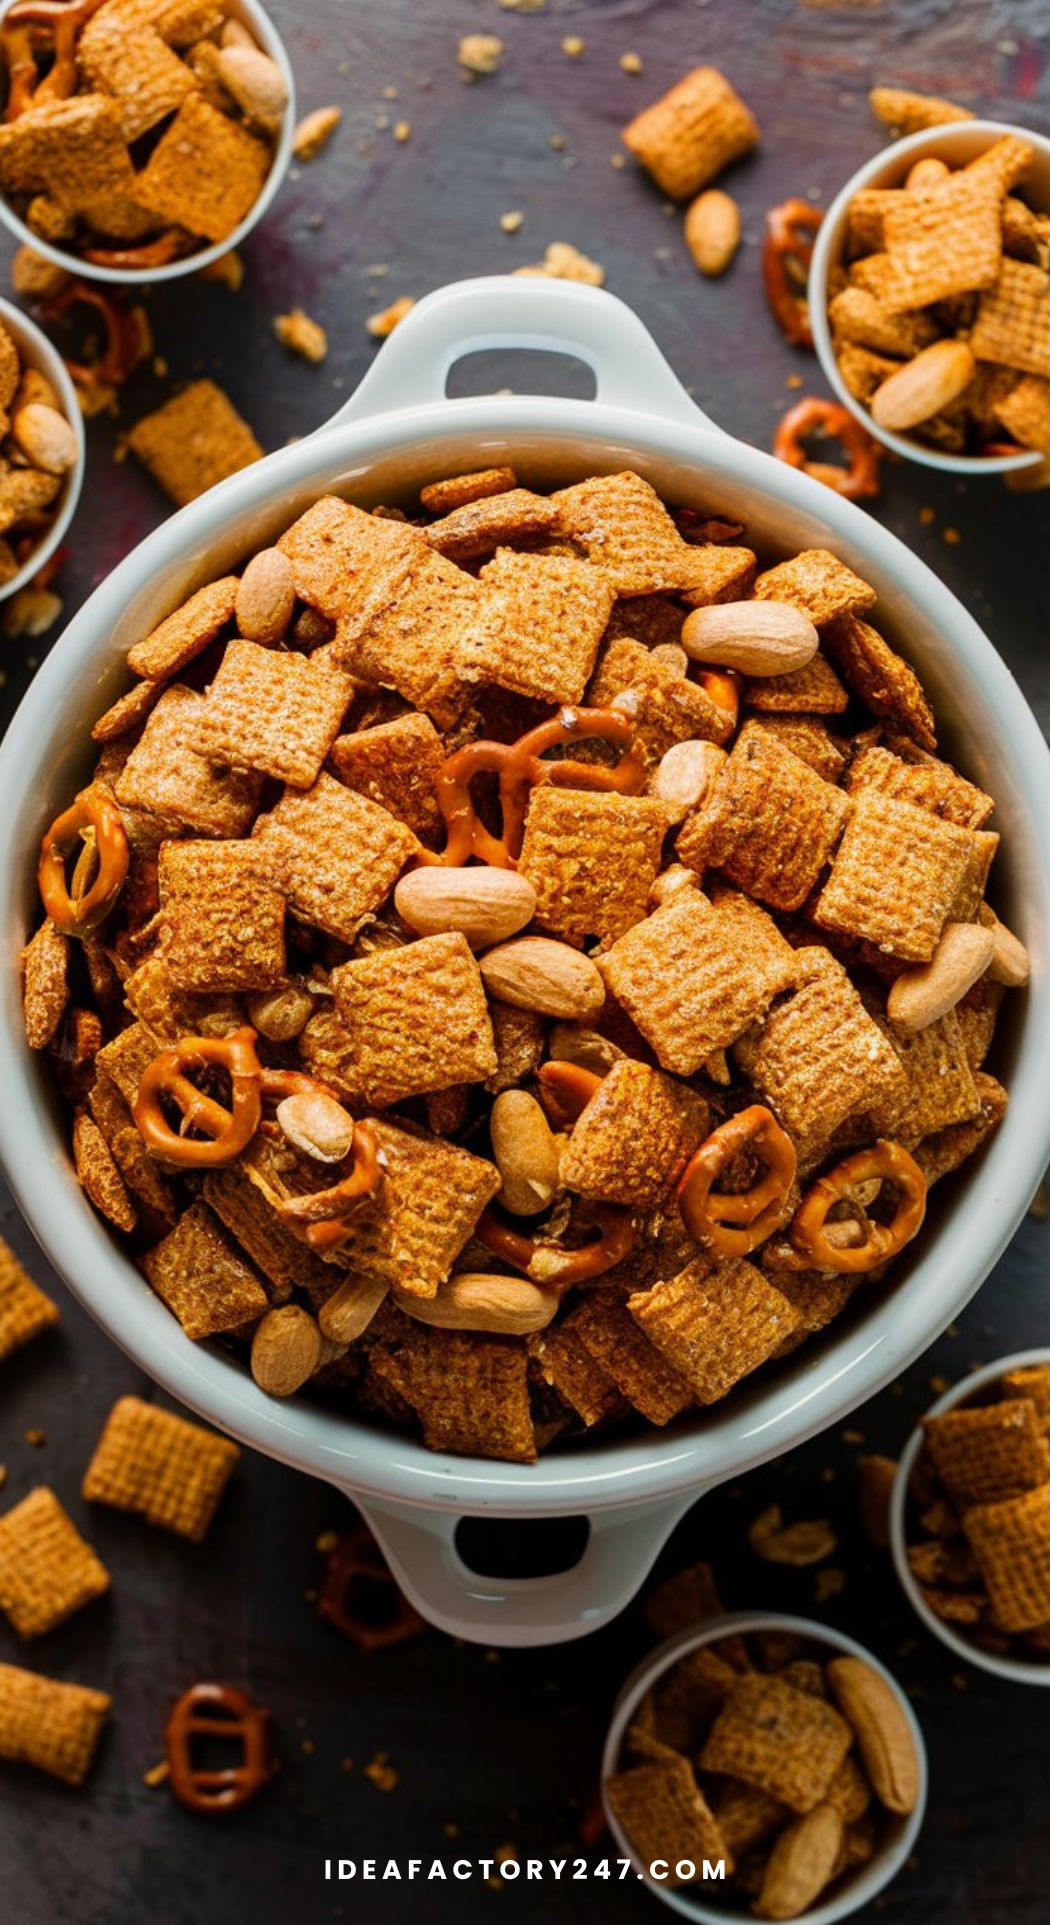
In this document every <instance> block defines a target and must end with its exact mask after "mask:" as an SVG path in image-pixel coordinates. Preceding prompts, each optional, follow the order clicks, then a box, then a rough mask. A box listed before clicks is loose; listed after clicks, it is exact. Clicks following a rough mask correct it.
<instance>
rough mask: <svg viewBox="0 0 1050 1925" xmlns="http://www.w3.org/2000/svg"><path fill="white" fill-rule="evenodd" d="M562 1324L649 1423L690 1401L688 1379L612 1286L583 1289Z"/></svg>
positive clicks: (673, 1413)
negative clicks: (672, 1363) (607, 1288)
mask: <svg viewBox="0 0 1050 1925" xmlns="http://www.w3.org/2000/svg"><path fill="white" fill-rule="evenodd" d="M561 1327H562V1329H563V1330H568V1331H570V1332H571V1334H572V1336H573V1337H574V1338H575V1339H576V1340H577V1342H578V1343H581V1344H582V1345H583V1348H584V1350H586V1352H587V1354H588V1356H590V1357H592V1358H593V1359H594V1362H595V1363H596V1364H597V1365H598V1367H599V1369H601V1370H602V1371H603V1372H604V1373H605V1375H606V1376H607V1377H608V1378H609V1379H610V1381H611V1382H612V1383H614V1384H615V1385H616V1388H617V1390H618V1391H619V1392H620V1394H621V1396H623V1397H626V1399H627V1402H628V1403H629V1404H632V1405H633V1406H634V1408H635V1410H640V1411H641V1413H642V1416H643V1417H645V1418H647V1419H648V1421H649V1423H651V1424H667V1423H670V1421H671V1419H672V1417H677V1416H678V1415H679V1413H680V1412H681V1411H683V1410H685V1409H686V1408H687V1407H688V1406H689V1405H690V1404H691V1403H692V1401H693V1393H692V1390H691V1389H690V1387H689V1385H688V1384H687V1383H684V1382H683V1380H682V1379H681V1377H679V1376H678V1374H677V1372H676V1371H675V1370H673V1369H672V1367H671V1365H670V1364H669V1363H668V1362H667V1361H666V1359H665V1358H664V1357H663V1356H662V1355H661V1353H660V1351H659V1350H657V1348H656V1345H655V1344H651V1343H650V1342H649V1339H648V1337H646V1336H645V1334H644V1332H643V1331H642V1330H641V1329H639V1326H638V1324H637V1323H636V1322H635V1320H634V1318H633V1317H632V1316H631V1314H630V1311H629V1310H628V1308H627V1305H626V1304H625V1303H624V1302H623V1301H622V1300H621V1299H620V1298H619V1297H618V1296H617V1295H616V1294H615V1292H614V1291H612V1290H588V1291H585V1292H584V1293H583V1295H582V1296H581V1299H580V1302H579V1304H578V1305H577V1307H576V1309H575V1310H572V1311H570V1313H569V1315H568V1317H566V1318H565V1320H564V1323H563V1325H562V1326H561Z"/></svg>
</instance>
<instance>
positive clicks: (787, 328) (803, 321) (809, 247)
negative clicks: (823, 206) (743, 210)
mask: <svg viewBox="0 0 1050 1925" xmlns="http://www.w3.org/2000/svg"><path fill="white" fill-rule="evenodd" d="M822 219H823V215H822V214H821V212H820V209H819V208H817V207H814V206H813V205H812V204H811V203H810V202H809V201H804V200H800V199H797V198H795V199H792V200H786V201H782V202H781V203H780V206H779V207H771V208H770V210H769V212H768V214H767V215H766V233H765V239H764V240H763V242H762V280H763V283H764V285H765V290H766V299H767V301H768V302H769V305H770V308H771V310H772V313H773V318H774V320H775V321H776V323H777V325H778V327H779V328H780V330H781V333H782V334H783V336H784V338H785V340H786V341H789V342H790V344H791V346H792V347H795V348H811V347H812V346H813V330H812V328H811V327H810V324H809V305H808V303H807V300H806V296H805V294H804V292H803V286H804V283H805V276H806V274H807V272H808V270H809V263H810V261H811V259H812V257H813V239H812V237H813V235H815V234H816V231H817V229H818V227H819V226H820V223H821V221H822ZM807 235H808V236H809V238H808V239H807V238H804V237H805V236H807Z"/></svg>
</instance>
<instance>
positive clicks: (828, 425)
mask: <svg viewBox="0 0 1050 1925" xmlns="http://www.w3.org/2000/svg"><path fill="white" fill-rule="evenodd" d="M814 433H820V434H824V435H827V436H829V437H830V438H832V439H833V440H835V441H840V442H841V443H842V447H843V451H844V452H845V454H846V456H847V463H846V466H845V467H843V466H840V465H839V464H837V463H834V462H828V461H812V460H811V459H810V457H809V454H808V453H807V451H806V448H805V446H804V445H803V444H804V439H805V436H806V435H808V434H814ZM773 453H774V454H775V455H776V457H777V460H778V461H786V462H787V463H788V466H789V467H791V468H801V469H802V471H803V473H804V474H807V475H813V476H814V477H815V478H816V480H818V481H823V482H824V483H825V485H826V486H827V487H829V488H834V489H835V491H836V493H837V494H840V495H844V496H845V497H846V500H847V501H863V500H865V499H867V497H869V496H871V495H877V494H878V492H879V471H880V468H881V465H882V448H881V447H880V445H879V443H878V442H877V441H876V439H875V437H874V435H870V434H869V433H868V431H867V429H866V428H865V427H863V426H862V424H861V423H860V422H859V421H856V420H855V419H854V417H853V416H852V415H851V413H850V411H849V409H848V408H843V407H842V406H840V404H839V403H838V402H837V401H824V400H822V399H821V397H820V396H819V395H816V394H807V395H804V396H803V398H802V400H801V401H796V402H795V405H794V407H791V408H789V409H788V411H787V413H786V414H785V415H784V417H783V419H782V420H781V422H780V425H779V427H778V428H777V432H776V436H775V439H774V441H773Z"/></svg>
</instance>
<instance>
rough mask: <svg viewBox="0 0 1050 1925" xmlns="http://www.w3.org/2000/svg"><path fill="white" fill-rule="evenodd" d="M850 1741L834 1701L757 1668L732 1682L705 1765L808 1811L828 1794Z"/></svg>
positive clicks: (703, 1754)
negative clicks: (826, 1700) (768, 1675)
mask: <svg viewBox="0 0 1050 1925" xmlns="http://www.w3.org/2000/svg"><path fill="white" fill-rule="evenodd" d="M852 1742H853V1733H852V1731H851V1729H850V1727H849V1725H848V1724H847V1723H846V1720H845V1718H844V1717H843V1716H842V1714H841V1713H840V1712H839V1711H836V1709H835V1707H834V1705H830V1704H828V1703H826V1702H825V1700H824V1699H823V1698H817V1697H814V1696H813V1694H812V1693H811V1692H808V1691H800V1690H798V1688H797V1687H796V1686H795V1685H793V1684H787V1683H785V1681H784V1679H783V1678H778V1677H766V1676H763V1675H762V1673H761V1672H757V1671H755V1672H751V1673H750V1674H749V1675H748V1676H747V1677H743V1678H740V1679H738V1681H737V1683H736V1684H735V1685H734V1686H733V1689H732V1691H731V1692H730V1694H729V1697H728V1698H727V1700H726V1703H725V1705H724V1706H723V1708H722V1710H721V1711H720V1712H719V1714H718V1717H717V1718H716V1719H715V1722H714V1726H713V1728H712V1730H711V1733H710V1736H709V1737H708V1740H707V1743H706V1744H705V1746H704V1748H703V1751H702V1752H701V1754H700V1764H701V1768H702V1769H703V1770H704V1771H717V1772H720V1773H723V1774H724V1775H725V1776H726V1777H727V1778H742V1779H743V1780H744V1782H745V1784H749V1785H756V1786H757V1787H758V1789H759V1790H760V1791H767V1792H769V1794H770V1796H771V1797H773V1798H779V1799H780V1801H781V1803H782V1804H785V1805H789V1806H790V1807H791V1810H792V1811H798V1812H806V1811H812V1810H813V1808H814V1806H815V1805H819V1804H820V1802H821V1800H822V1799H823V1798H824V1796H825V1794H826V1792H827V1790H828V1787H829V1786H830V1784H831V1782H832V1780H833V1779H834V1778H835V1776H836V1775H837V1773H838V1771H839V1769H840V1767H841V1765H842V1762H843V1760H844V1758H845V1756H846V1753H847V1752H848V1751H849V1749H850V1746H851V1744H852Z"/></svg>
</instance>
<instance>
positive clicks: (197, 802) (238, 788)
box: [113, 684, 263, 836]
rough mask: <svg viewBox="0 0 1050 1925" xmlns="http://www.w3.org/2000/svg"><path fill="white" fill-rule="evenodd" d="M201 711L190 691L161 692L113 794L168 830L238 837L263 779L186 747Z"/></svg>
mask: <svg viewBox="0 0 1050 1925" xmlns="http://www.w3.org/2000/svg"><path fill="white" fill-rule="evenodd" d="M204 707H205V702H204V697H203V695H198V694H197V692H196V690H195V689H192V688H183V687H181V686H180V685H178V684H176V686H175V687H174V688H169V689H166V690H165V692H164V694H163V695H162V696H161V698H160V701H159V702H158V703H157V706H156V708H155V709H154V710H153V713H152V715H151V716H150V717H149V720H148V721H147V723H146V726H145V728H144V729H143V731H142V735H141V737H140V738H139V740H138V742H137V743H136V744H135V747H134V748H133V749H132V751H131V754H130V755H129V756H128V759H127V761H126V762H125V764H124V767H123V769H122V770H121V772H120V774H119V776H118V777H117V780H116V783H115V784H114V790H113V793H114V794H115V796H116V798H117V801H118V802H119V803H120V804H121V806H122V807H124V808H130V809H144V810H147V811H148V812H149V814H150V815H151V816H155V817H157V819H158V823H159V825H161V826H163V827H166V828H168V829H170V830H179V829H189V830H191V831H193V832H195V833H196V834H197V835H207V836H240V835H243V834H244V833H245V831H246V830H247V829H248V828H249V826H250V824H251V822H252V818H253V817H254V815H255V811H256V809H257V808H258V806H259V795H260V792H261V790H262V780H263V779H262V776H261V775H260V774H258V773H256V771H255V770H250V771H243V770H237V769H229V768H220V767H213V765H212V764H211V763H210V762H208V761H207V760H206V759H205V757H204V756H203V755H198V754H197V752H196V750H195V749H193V748H191V747H190V738H191V736H193V735H194V734H195V732H196V729H197V726H198V725H199V722H200V718H201V716H202V714H203V711H204Z"/></svg>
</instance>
